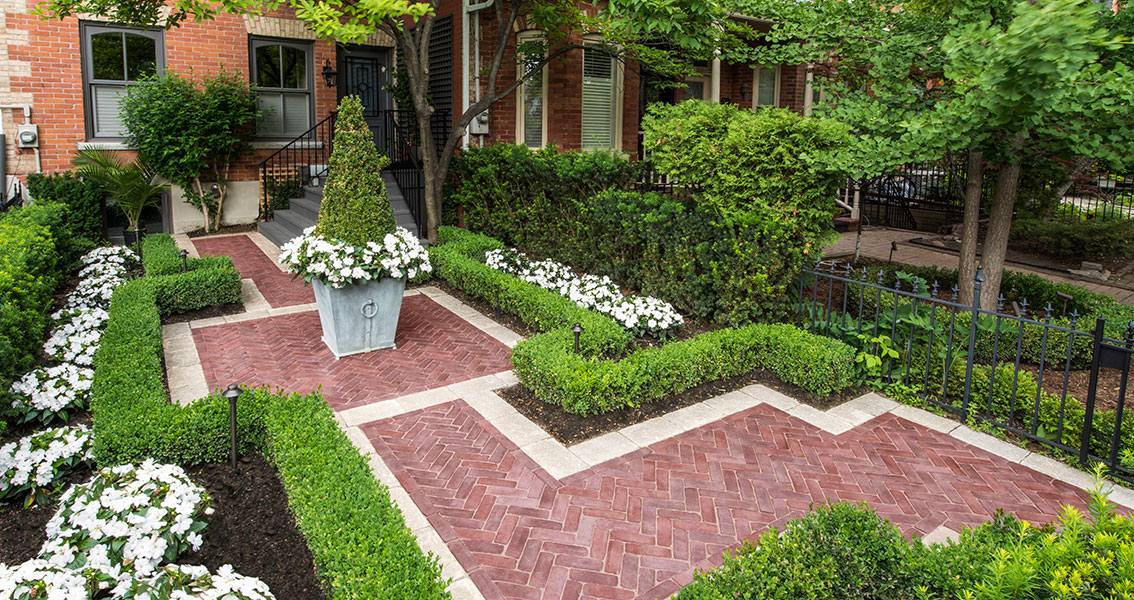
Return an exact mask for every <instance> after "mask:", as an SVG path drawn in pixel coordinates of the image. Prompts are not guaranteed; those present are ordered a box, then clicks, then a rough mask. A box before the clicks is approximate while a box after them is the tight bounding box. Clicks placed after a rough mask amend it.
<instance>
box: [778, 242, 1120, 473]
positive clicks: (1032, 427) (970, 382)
mask: <svg viewBox="0 0 1134 600" xmlns="http://www.w3.org/2000/svg"><path fill="white" fill-rule="evenodd" d="M982 284H983V276H982V273H981V271H979V270H978V273H977V278H976V280H975V281H973V282H972V283H971V285H972V286H973V287H972V291H973V302H972V303H971V304H969V303H961V302H960V301H959V300H958V296H959V290H958V288H957V287H956V286H952V287H951V288H950V289H942V288H941V286H939V285H938V284H937V283H936V282H927V281H924V280H921V279H918V278H916V277H912V276H909V277H907V276H904V275H902V276H899V278H898V279H897V280H896V282H895V283H894V284H893V285H891V286H887V285H885V284H884V281H883V275H882V274H881V273H879V274H878V276H877V278H876V279H874V280H870V281H868V272H867V271H866V270H865V269H864V270H861V271H858V270H853V269H852V268H851V267H850V266H849V265H841V264H838V263H834V262H831V263H825V264H820V263H817V264H816V265H815V268H813V269H805V270H803V271H802V274H801V277H800V279H799V282H798V286H797V288H796V289H795V290H794V295H795V299H794V301H793V303H794V307H795V314H796V318H797V320H798V322H799V324H800V325H801V326H803V327H805V328H807V329H810V330H811V331H813V332H816V333H820V334H822V335H826V336H829V337H833V338H837V339H841V340H843V341H845V342H847V343H849V344H851V345H852V346H854V347H856V348H857V349H858V350H859V354H858V361H859V362H860V363H861V364H862V366H863V368H864V369H866V370H867V372H868V373H869V374H870V376H871V378H872V379H873V380H874V381H877V382H880V383H881V384H884V385H888V386H890V389H891V390H893V391H895V392H896V393H904V394H909V395H911V396H912V397H916V398H918V399H920V400H921V401H923V402H925V403H927V404H928V405H930V406H934V407H937V408H940V409H942V410H945V411H949V412H952V413H955V414H957V415H958V416H960V417H961V418H962V419H964V420H966V421H967V422H970V423H972V422H975V423H986V424H988V425H991V426H993V427H995V428H997V429H1000V430H1003V431H1006V432H1010V433H1011V434H1013V435H1016V436H1019V437H1020V438H1023V439H1025V440H1029V441H1031V442H1035V443H1039V444H1043V445H1046V446H1050V447H1052V448H1055V449H1057V450H1059V451H1062V452H1064V453H1067V454H1068V455H1071V456H1073V457H1076V458H1077V459H1078V460H1079V461H1080V462H1081V463H1082V464H1083V465H1084V466H1086V465H1088V464H1089V463H1091V462H1102V463H1104V464H1105V465H1106V466H1107V467H1108V468H1109V469H1110V470H1111V472H1112V473H1114V474H1115V475H1116V476H1118V477H1121V478H1123V479H1126V480H1129V481H1134V425H1132V426H1125V424H1124V420H1125V415H1124V409H1125V400H1126V387H1127V376H1128V373H1129V370H1130V356H1131V354H1134V323H1130V324H1127V325H1126V327H1125V328H1124V329H1122V328H1120V329H1121V330H1122V331H1123V333H1124V335H1122V334H1120V335H1122V337H1124V339H1121V340H1119V339H1115V338H1114V337H1108V336H1107V333H1106V332H1107V330H1108V324H1107V322H1106V321H1105V320H1104V319H1102V318H1099V319H1097V320H1096V322H1095V323H1094V324H1093V325H1094V328H1093V329H1091V330H1085V329H1083V328H1082V326H1081V325H1080V323H1079V315H1078V314H1077V313H1074V312H1072V313H1071V314H1070V315H1066V316H1063V315H1061V314H1060V313H1059V311H1058V310H1057V309H1056V308H1053V307H1051V306H1050V305H1048V306H1045V307H1042V308H1039V309H1038V310H1035V312H1031V311H1032V310H1033V309H1032V307H1030V306H1029V305H1028V303H1027V302H1026V301H1025V300H1021V301H1020V302H1019V303H1012V305H1011V306H1009V307H1005V306H1004V299H1003V298H1000V299H999V302H998V303H997V309H996V310H985V309H983V308H980V298H981V294H982V289H981V287H982ZM1116 326H1117V324H1113V325H1110V326H1109V327H1110V328H1111V331H1114V329H1113V328H1114V327H1116Z"/></svg>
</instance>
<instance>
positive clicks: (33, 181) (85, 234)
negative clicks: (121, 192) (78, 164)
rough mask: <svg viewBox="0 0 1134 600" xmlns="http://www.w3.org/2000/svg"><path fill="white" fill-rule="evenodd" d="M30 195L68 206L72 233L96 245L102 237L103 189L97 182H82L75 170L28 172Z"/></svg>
mask: <svg viewBox="0 0 1134 600" xmlns="http://www.w3.org/2000/svg"><path fill="white" fill-rule="evenodd" d="M27 185H28V194H30V195H31V197H32V198H35V199H36V201H37V202H58V203H60V204H63V205H65V206H66V207H67V221H68V223H69V225H70V228H71V233H72V234H73V235H74V236H76V237H79V238H85V239H87V240H89V241H90V243H92V244H95V243H98V242H100V241H102V240H103V237H102V206H103V191H102V188H101V187H99V185H98V184H97V183H94V182H92V181H83V180H81V179H79V178H78V177H76V176H75V174H74V173H57V174H54V175H43V174H41V173H33V174H31V175H28V181H27Z"/></svg>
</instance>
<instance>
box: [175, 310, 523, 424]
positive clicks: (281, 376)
mask: <svg viewBox="0 0 1134 600" xmlns="http://www.w3.org/2000/svg"><path fill="white" fill-rule="evenodd" d="M322 335H323V330H322V328H321V327H320V325H319V313H318V312H316V311H307V312H302V313H295V314H290V315H282V316H278V317H270V318H266V319H255V320H251V321H240V322H237V323H230V324H226V325H216V326H213V327H202V328H199V329H194V330H193V339H194V341H195V342H196V344H197V353H198V354H199V355H200V357H201V366H202V367H203V368H204V371H205V380H206V382H207V383H208V385H209V388H210V389H213V388H216V387H224V386H227V385H228V384H229V383H232V382H238V383H240V384H241V385H245V384H247V385H270V386H272V387H280V388H283V389H284V390H286V391H288V392H310V391H312V390H314V389H316V388H317V387H319V386H323V395H324V398H325V399H326V400H327V404H329V405H330V406H331V408H333V409H335V410H343V409H346V408H352V407H355V406H361V405H364V404H369V403H372V402H377V401H380V400H387V399H390V398H397V397H398V396H404V395H406V394H410V393H413V392H420V391H424V390H429V389H433V388H437V387H441V386H444V385H448V384H451V383H456V382H458V381H465V380H468V379H473V378H475V377H480V376H482V375H488V374H491V373H499V372H501V371H507V370H508V369H510V368H512V363H511V359H510V357H511V352H510V351H509V349H508V347H507V346H505V345H504V344H501V343H500V342H498V341H496V340H495V339H493V338H492V337H490V336H488V335H487V334H485V333H484V332H482V331H481V330H479V329H477V328H476V327H473V326H472V325H470V324H469V323H468V322H467V321H465V320H464V319H461V318H460V317H458V316H457V315H454V314H453V313H451V312H449V311H448V310H446V309H445V308H443V307H442V306H441V305H439V304H437V303H436V302H434V301H433V300H430V299H429V298H428V297H426V296H424V295H420V294H419V295H415V296H407V297H406V298H405V299H404V300H402V312H401V316H400V317H399V320H398V334H397V337H396V338H395V339H394V341H395V342H396V343H397V348H396V349H389V350H376V351H374V352H368V353H366V354H358V355H354V356H347V357H344V358H341V359H339V360H335V357H334V355H333V354H331V351H330V350H328V349H327V347H326V346H325V345H324V344H323V342H322Z"/></svg>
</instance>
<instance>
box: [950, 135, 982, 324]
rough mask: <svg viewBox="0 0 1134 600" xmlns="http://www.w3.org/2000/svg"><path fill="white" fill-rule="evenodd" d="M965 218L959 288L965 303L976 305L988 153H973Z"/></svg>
mask: <svg viewBox="0 0 1134 600" xmlns="http://www.w3.org/2000/svg"><path fill="white" fill-rule="evenodd" d="M965 173H966V175H965V177H966V180H965V217H964V221H963V222H962V223H963V225H964V231H963V232H962V235H961V256H960V264H958V266H957V289H958V291H959V292H960V293H959V296H958V298H959V299H960V302H961V304H972V303H973V278H974V277H976V266H977V260H976V250H977V243H978V242H979V241H980V196H981V188H982V187H983V183H984V153H982V152H981V151H980V150H976V149H970V150H969V161H968V167H967V169H966V170H965Z"/></svg>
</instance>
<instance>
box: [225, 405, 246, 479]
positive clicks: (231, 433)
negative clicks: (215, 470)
mask: <svg viewBox="0 0 1134 600" xmlns="http://www.w3.org/2000/svg"><path fill="white" fill-rule="evenodd" d="M242 393H243V392H242V391H241V389H240V386H239V385H236V384H235V383H234V384H231V385H229V386H228V389H227V390H225V391H224V397H225V398H228V443H229V463H230V464H231V465H232V470H233V471H235V470H236V400H237V399H238V398H240V394H242Z"/></svg>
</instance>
